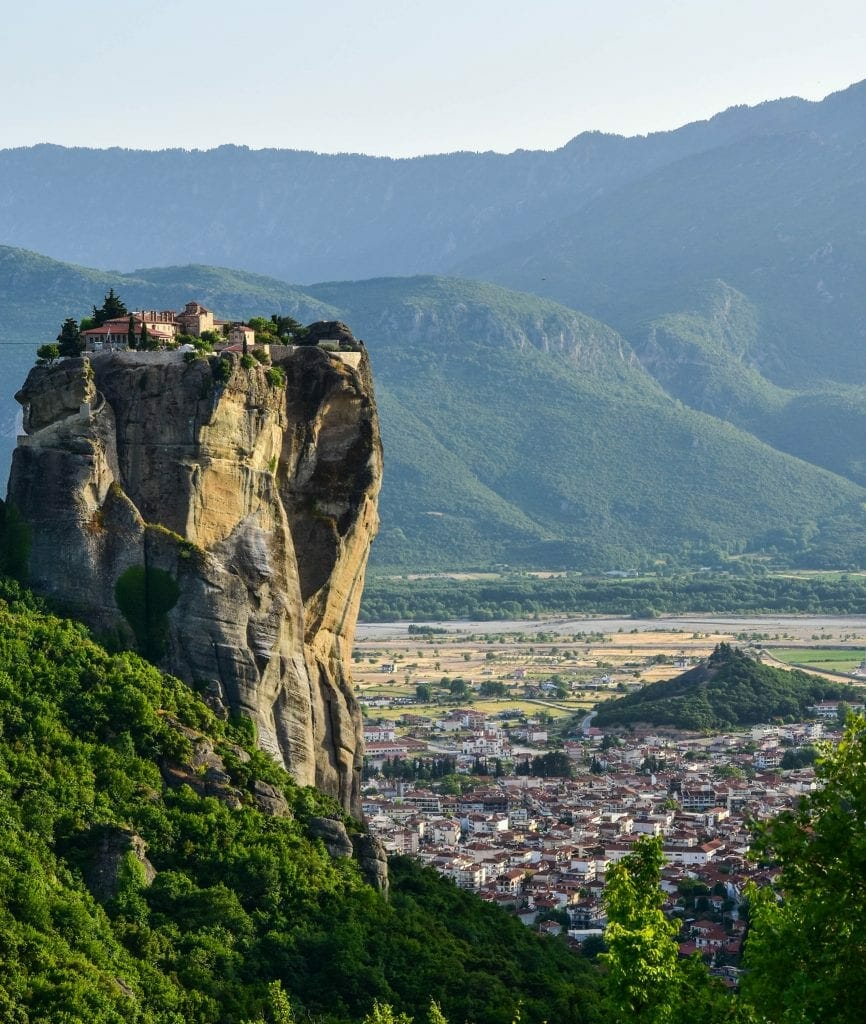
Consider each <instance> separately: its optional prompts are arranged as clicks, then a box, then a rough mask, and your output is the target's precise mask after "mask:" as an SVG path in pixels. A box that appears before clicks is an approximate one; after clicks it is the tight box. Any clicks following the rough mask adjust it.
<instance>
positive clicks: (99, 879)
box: [0, 581, 598, 1024]
mask: <svg viewBox="0 0 866 1024" xmlns="http://www.w3.org/2000/svg"><path fill="white" fill-rule="evenodd" d="M245 738H248V729H247V728H246V727H245V726H243V724H242V723H238V724H237V725H230V724H226V723H223V722H220V721H219V720H217V719H216V718H215V717H214V716H213V714H212V713H211V712H210V711H209V710H208V709H207V707H206V706H205V705H204V704H203V703H202V702H201V701H200V700H199V698H198V697H197V696H196V695H195V694H194V693H193V692H192V691H191V690H189V689H188V688H187V687H186V686H184V685H183V684H182V683H180V682H178V681H177V680H175V679H172V678H171V677H169V676H165V675H163V674H161V673H160V672H159V671H158V670H156V669H155V668H154V667H153V666H151V665H149V664H147V663H146V662H144V661H142V660H140V659H139V658H138V657H136V656H134V655H131V654H119V655H109V654H107V653H106V652H105V651H104V650H102V649H101V648H100V647H98V646H97V645H96V644H94V643H93V642H92V641H91V640H90V639H89V638H88V635H87V632H86V630H85V629H84V628H83V627H81V626H79V625H76V624H74V623H71V622H68V621H64V620H61V619H58V618H55V617H54V616H52V615H49V614H47V613H46V612H45V611H44V610H42V608H41V607H40V606H39V605H38V604H37V603H36V602H35V601H34V600H33V599H32V598H30V597H29V596H28V595H27V594H26V593H25V592H23V591H21V590H19V589H18V588H17V587H16V585H15V584H12V583H10V582H8V581H6V582H0V820H2V825H3V827H2V829H0V1018H2V1019H3V1020H4V1021H9V1022H10V1024H56V1022H57V1021H60V1020H63V1021H65V1022H67V1024H76V1022H81V1024H103V1022H120V1021H134V1022H137V1024H151V1022H153V1024H157V1022H159V1024H205V1022H222V1024H230V1022H239V1021H243V1020H247V1019H255V1018H259V1017H261V1015H262V1014H265V1013H266V1012H267V1011H266V1007H267V1006H268V1005H272V1004H273V987H272V986H273V984H274V983H275V982H279V983H280V985H281V986H282V991H284V992H285V993H287V994H288V995H289V997H290V999H291V1002H292V1005H293V1007H294V1010H295V1013H296V1015H298V1016H299V1017H302V1016H303V1015H309V1018H310V1019H312V1020H321V1021H329V1022H330V1021H334V1022H337V1021H341V1022H342V1021H358V1020H360V1019H361V1018H362V1017H363V1016H364V1015H365V1014H366V1013H368V1012H369V1011H370V1009H371V1007H372V1005H373V1002H374V1000H379V1001H380V1002H385V1003H390V1004H392V1005H394V1007H395V1008H396V1009H397V1010H398V1011H400V1012H407V1013H410V1014H412V1015H414V1016H416V1018H417V1019H418V1020H422V1019H424V1018H425V1015H426V1010H427V1006H428V1004H429V1001H430V998H431V996H435V998H436V999H437V1000H438V1001H439V1002H440V1003H441V1005H442V1009H443V1012H444V1013H445V1015H446V1017H448V1018H449V1019H450V1020H451V1021H452V1022H453V1024H456V1022H462V1021H464V1020H472V1021H477V1022H479V1024H480V1022H486V1024H511V1021H512V1020H513V1019H514V1016H515V1014H516V1012H517V1009H518V1006H520V1007H521V1011H520V1012H521V1014H522V1019H523V1020H525V1021H532V1022H540V1021H541V1020H543V1019H547V1020H557V1021H566V1022H575V1024H577V1022H580V1021H588V1020H590V1019H594V1018H593V1016H592V1011H591V1007H592V1005H593V1003H594V1002H595V996H594V994H593V993H594V990H595V989H596V987H597V984H598V981H597V978H596V976H595V975H594V973H593V971H592V969H591V968H590V967H589V966H588V965H587V963H586V962H585V961H581V960H580V959H579V958H575V957H574V956H573V955H572V954H570V953H569V952H568V951H567V950H566V948H565V947H564V946H563V945H561V944H559V943H556V942H552V941H545V940H540V939H539V938H538V937H537V936H535V935H532V934H531V933H529V932H528V931H527V930H526V929H525V928H524V927H523V926H522V925H521V924H520V923H519V922H518V921H516V920H515V919H512V918H509V917H507V916H506V915H505V914H504V913H503V912H501V911H499V910H498V909H496V908H491V907H488V906H486V905H484V904H482V903H481V902H480V901H478V900H477V899H476V898H475V897H473V896H471V895H470V894H467V893H463V892H461V891H459V890H458V889H456V888H455V887H454V886H453V885H451V884H450V883H447V882H445V881H444V880H442V879H440V878H439V877H438V876H436V875H435V874H433V873H432V872H430V871H427V870H422V869H420V868H418V867H417V866H415V865H413V864H411V863H409V862H404V861H397V862H395V863H394V864H393V866H392V894H391V899H390V902H386V900H385V899H384V898H383V897H382V896H380V895H379V894H378V893H377V892H376V891H375V890H374V889H372V888H371V887H370V886H369V885H367V884H366V883H365V882H364V881H363V879H362V877H361V873H360V871H359V869H358V864H357V862H356V861H355V860H353V859H338V860H334V859H332V858H331V857H330V856H329V855H328V854H327V852H326V851H325V849H324V847H323V846H322V844H321V841H318V840H314V839H312V838H311V833H310V832H309V831H308V822H309V820H310V817H311V816H330V817H338V818H339V816H340V815H339V812H338V811H337V808H336V805H335V804H334V803H333V802H332V801H330V800H329V799H327V798H325V797H322V796H321V795H319V794H318V793H316V792H315V791H314V790H310V789H299V788H298V787H296V786H295V785H294V784H293V783H292V782H291V780H290V778H289V777H288V776H287V775H286V773H285V772H283V771H282V770H281V769H279V768H278V767H277V766H276V765H275V764H274V763H273V762H272V761H271V760H270V759H269V758H268V757H267V756H266V755H264V754H262V753H261V752H259V751H255V750H254V749H252V748H251V746H250V744H248V743H246V742H245ZM263 787H265V789H266V791H268V792H271V793H277V794H279V793H282V794H284V795H285V798H286V800H287V802H288V814H287V816H273V815H268V814H265V813H264V812H263V810H261V809H260V807H259V803H258V802H257V795H258V794H260V793H261V791H262V788H263ZM268 787H271V789H268ZM141 840H143V842H144V844H145V847H146V858H145V857H144V856H143V855H142V854H143V850H144V848H145V847H143V846H142V845H141V842H140V841H141ZM154 869H155V872H156V873H155V875H153V874H152V870H154ZM267 1019H270V1018H267Z"/></svg>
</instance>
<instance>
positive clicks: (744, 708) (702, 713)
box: [595, 644, 857, 731]
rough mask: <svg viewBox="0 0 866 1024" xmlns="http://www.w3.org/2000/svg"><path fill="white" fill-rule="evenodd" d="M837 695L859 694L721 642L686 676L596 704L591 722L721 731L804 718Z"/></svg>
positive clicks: (853, 697)
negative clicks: (813, 706)
mask: <svg viewBox="0 0 866 1024" xmlns="http://www.w3.org/2000/svg"><path fill="white" fill-rule="evenodd" d="M841 697H845V698H847V699H850V700H855V701H856V700H857V691H856V690H855V689H854V688H853V687H851V686H846V685H845V684H844V683H833V682H829V681H828V680H826V679H822V678H820V677H819V676H813V675H809V674H808V673H806V672H801V671H799V670H798V669H794V670H792V671H790V672H789V671H787V670H785V669H779V668H772V667H771V666H769V665H762V664H761V663H760V662H759V661H756V660H755V659H754V658H752V657H750V656H749V655H748V654H745V653H744V652H743V651H740V650H738V649H737V648H736V647H731V646H730V644H719V645H718V646H717V647H716V649H715V651H713V653H712V654H711V655H710V657H709V658H708V659H707V660H706V661H705V662H702V663H701V664H700V665H698V666H696V667H695V668H693V669H690V670H689V671H688V672H684V673H683V674H682V675H679V676H677V677H676V678H674V679H668V680H665V681H663V682H659V683H650V684H649V686H645V687H643V688H642V689H640V690H638V691H636V692H635V693H630V694H628V695H627V696H625V697H620V698H619V699H618V700H612V701H608V702H607V703H605V704H602V705H600V707H599V709H598V712H597V716H596V719H595V724H598V725H599V726H611V725H632V724H634V723H636V722H646V723H649V724H651V725H668V726H673V727H674V728H677V729H697V730H707V731H711V730H723V729H729V728H731V727H733V726H738V725H757V724H759V723H761V722H772V721H776V720H779V719H781V720H783V721H794V720H796V719H802V718H804V717H805V716H806V714H807V708H808V707H809V706H810V705H811V704H814V703H815V702H816V701H820V700H830V699H834V698H841Z"/></svg>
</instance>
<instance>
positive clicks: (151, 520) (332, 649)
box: [8, 347, 381, 814]
mask: <svg viewBox="0 0 866 1024" xmlns="http://www.w3.org/2000/svg"><path fill="white" fill-rule="evenodd" d="M352 364H357V365H352ZM275 367H276V370H273V369H272V370H270V371H268V370H266V369H265V368H264V367H262V366H259V365H258V364H256V365H255V366H253V367H251V368H244V367H242V366H241V365H240V363H239V360H238V357H237V356H228V357H224V358H223V361H222V362H220V361H219V360H217V359H216V358H212V359H211V360H209V361H208V360H203V359H197V360H194V361H193V362H191V363H188V362H186V361H185V359H184V358H183V356H182V355H180V354H178V353H170V352H166V353H139V352H128V353H106V354H101V355H96V356H94V357H92V358H91V359H67V360H63V361H62V362H60V363H59V364H57V365H55V366H50V367H36V368H35V369H34V370H32V371H31V373H30V375H29V377H28V379H27V382H26V384H25V386H24V388H23V389H22V390H21V392H20V393H19V394H18V395H17V396H16V397H17V398H18V400H19V402H21V404H22V405H23V407H24V424H25V430H26V432H27V434H26V436H25V437H23V438H21V439H19V444H18V447H17V449H16V451H15V454H14V458H13V464H12V472H11V476H10V481H9V492H8V500H9V503H10V505H11V506H14V507H15V508H16V509H17V512H18V514H20V516H22V517H23V519H24V520H25V521H26V523H27V524H28V526H29V529H30V534H31V546H30V551H29V566H28V567H29V582H30V585H31V586H32V587H33V588H34V590H36V591H37V592H39V593H42V594H45V595H47V596H50V597H51V598H53V599H55V600H58V601H60V602H61V603H62V604H63V605H64V606H66V607H68V609H69V610H70V612H73V613H74V614H75V615H77V616H78V617H81V618H83V619H84V620H85V621H86V622H88V623H89V624H90V625H91V626H92V627H93V628H94V629H95V630H96V631H97V632H99V633H102V634H105V635H107V636H111V635H116V636H119V637H120V639H122V640H124V641H127V642H130V641H134V642H135V643H136V644H137V646H138V647H139V648H140V649H141V650H143V651H144V652H145V653H147V654H148V655H149V656H150V657H151V658H152V659H153V660H155V661H157V662H158V663H159V664H161V665H163V666H164V667H165V668H167V669H168V670H170V671H172V672H174V673H176V674H178V675H179V676H181V677H182V678H184V679H186V680H188V681H189V682H191V683H193V684H194V685H196V686H200V687H203V688H205V689H207V690H209V691H210V694H211V697H212V699H213V700H214V701H217V702H221V703H222V704H224V705H225V706H226V708H228V709H231V710H234V711H239V712H242V713H244V714H246V715H248V716H249V717H250V718H251V719H252V720H253V721H254V722H255V724H256V727H257V731H258V738H259V744H260V745H261V746H262V747H263V748H264V749H266V750H268V751H270V752H271V753H272V754H273V755H274V756H275V757H276V758H278V759H279V760H281V761H282V762H283V763H284V764H285V766H286V767H287V768H288V769H289V770H290V771H291V772H292V774H293V775H294V776H295V777H296V778H297V779H298V781H299V782H301V783H302V784H311V785H316V786H318V787H319V788H321V789H322V790H324V791H325V792H329V793H332V794H333V795H335V796H337V797H338V798H339V799H340V801H341V802H342V804H343V806H344V807H345V808H346V809H348V810H350V811H352V812H354V813H356V814H358V813H359V809H360V808H359V774H360V763H361V756H362V741H361V729H360V715H359V712H358V706H357V702H356V700H355V697H354V695H353V690H352V683H351V679H350V678H349V674H348V665H349V662H350V648H351V643H352V637H353V633H354V627H355V621H356V618H357V612H358V605H359V602H360V598H361V589H362V586H363V580H364V571H365V567H366V561H367V556H368V553H369V549H370V543H371V541H372V539H373V536H374V535H375V532H376V528H377V525H378V518H377V513H376V501H377V495H378V491H379V484H380V479H381V444H380V440H379V430H378V423H377V419H376V409H375V404H374V401H373V393H372V383H371V379H370V373H369V364H368V361H367V357H366V354H365V353H364V354H355V353H348V354H345V355H341V354H339V353H326V352H324V351H322V350H321V349H318V348H315V347H306V348H298V349H295V350H294V351H289V352H287V353H286V354H284V355H283V357H282V358H280V359H279V360H278V361H276V362H275Z"/></svg>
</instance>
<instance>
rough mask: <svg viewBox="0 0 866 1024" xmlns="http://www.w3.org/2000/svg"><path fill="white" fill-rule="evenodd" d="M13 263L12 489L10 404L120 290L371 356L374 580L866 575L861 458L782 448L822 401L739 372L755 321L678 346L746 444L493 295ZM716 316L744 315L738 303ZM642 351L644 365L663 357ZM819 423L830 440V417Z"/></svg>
mask: <svg viewBox="0 0 866 1024" xmlns="http://www.w3.org/2000/svg"><path fill="white" fill-rule="evenodd" d="M0 256H2V266H3V267H4V268H5V272H6V274H7V275H8V277H9V278H10V279H11V280H13V281H14V289H13V290H12V291H10V292H8V293H6V294H5V295H3V296H2V297H0V323H2V324H3V328H2V337H0V346H2V347H3V350H4V351H5V352H7V353H10V358H9V359H8V361H7V368H8V370H9V373H10V378H9V383H8V385H7V388H8V391H7V396H6V398H5V404H4V405H3V406H2V408H3V409H4V410H5V413H4V415H5V421H6V423H7V437H6V443H5V446H4V447H5V452H6V456H5V459H4V460H3V463H0V469H2V464H5V465H8V462H6V459H8V453H9V451H10V450H11V446H12V436H11V435H12V429H11V424H12V420H13V416H14V406H13V403H12V400H11V394H12V393H13V392H14V391H15V390H16V389H17V387H19V386H20V384H21V383H23V379H24V377H25V375H26V372H27V369H28V367H29V366H30V365H31V362H32V358H33V354H34V350H35V345H36V343H37V342H42V341H45V340H46V339H51V338H53V336H54V334H56V332H57V330H58V328H59V325H60V323H61V322H62V320H63V319H64V318H65V317H67V316H70V315H72V316H75V315H78V316H81V315H83V314H84V313H89V312H90V308H91V306H92V305H94V304H99V303H101V301H102V298H103V296H104V293H105V290H106V289H107V287H113V288H115V290H116V291H117V292H118V293H119V294H120V295H121V296H122V297H123V299H124V300H125V301H126V302H127V303H128V304H129V305H130V306H143V307H145V308H147V307H149V306H152V305H156V306H159V307H161V308H163V307H165V306H167V305H174V306H181V305H182V304H183V303H184V302H185V301H188V300H189V299H190V298H196V299H198V300H199V301H202V302H204V303H205V304H206V305H208V306H210V307H211V308H213V309H215V310H216V311H217V312H218V313H220V314H222V315H225V316H235V317H246V316H250V315H252V314H264V315H266V316H267V315H269V314H270V313H271V312H274V313H280V314H282V315H286V314H287V315H291V316H294V317H296V318H299V319H302V320H305V321H309V320H313V319H320V318H327V319H333V318H336V317H339V318H342V319H343V320H345V321H346V322H347V323H349V324H350V325H351V327H352V329H353V330H354V331H355V334H356V336H358V337H363V338H365V339H366V341H367V344H368V349H369V351H370V355H371V360H372V365H373V372H374V378H375V388H376V396H377V401H378V404H379V409H380V414H381V428H382V436H383V441H384V445H385V459H386V471H385V483H384V488H383V492H382V496H381V505H380V513H381V519H382V528H381V531H380V536H379V538H378V540H377V542H376V544H375V546H374V553H373V565H374V567H381V568H386V567H391V568H399V569H414V570H418V569H437V568H451V569H454V568H458V567H479V566H481V567H483V566H489V565H491V564H495V563H507V564H509V565H512V566H518V567H520V566H523V567H536V568H554V569H561V568H567V569H582V570H597V571H604V570H607V569H612V568H634V567H636V566H646V567H650V566H654V565H655V564H656V561H657V560H658V559H661V560H664V561H668V562H674V563H681V564H685V565H698V566H700V565H704V564H708V563H709V564H715V563H717V562H718V561H719V560H720V559H724V558H725V557H727V556H729V555H738V554H740V553H743V552H747V553H748V552H769V553H771V554H772V555H773V557H774V558H776V559H777V560H779V561H781V562H782V563H783V564H792V563H793V564H797V563H799V564H804V565H809V566H813V567H830V568H838V567H849V566H859V565H863V564H866V513H864V500H866V490H864V487H863V486H862V479H861V478H862V477H863V474H862V473H860V474H858V473H856V472H855V469H856V466H858V465H860V464H861V463H860V456H859V455H855V452H854V451H853V450H852V448H846V447H845V446H844V445H841V446H837V447H835V448H834V449H833V451H834V452H835V454H834V455H833V456H832V457H830V456H828V457H826V458H825V459H824V461H825V463H826V464H827V465H828V467H829V469H830V470H831V471H827V470H826V469H824V468H823V467H822V466H820V465H819V466H816V465H813V464H810V463H808V462H806V461H804V459H798V458H795V457H792V456H791V455H789V454H787V453H786V452H782V451H779V450H778V449H776V448H774V447H772V445H771V443H769V439H770V438H771V437H772V436H776V435H778V434H782V433H785V431H784V430H783V426H782V424H783V423H784V422H789V423H790V424H791V427H790V429H789V430H788V431H787V440H786V447H787V449H788V451H792V452H793V453H794V454H795V455H797V454H801V451H800V449H802V454H803V455H804V456H805V455H806V454H808V452H807V448H808V441H807V439H809V438H811V439H812V445H813V447H815V446H816V445H817V442H816V441H815V435H814V434H812V433H810V432H809V430H807V429H805V427H803V426H802V425H801V427H800V428H799V429H796V425H797V424H802V421H801V419H800V418H798V416H797V415H796V410H797V408H798V403H800V404H802V403H804V402H808V401H813V402H815V403H818V402H820V401H821V399H820V395H819V393H818V392H814V393H811V394H810V395H794V393H789V392H783V391H782V389H780V388H777V387H776V388H774V386H772V385H769V384H768V383H767V382H765V381H763V379H762V378H760V377H759V376H758V375H757V374H755V373H754V372H753V371H750V370H748V369H743V370H742V373H740V375H739V376H737V375H736V374H734V373H733V371H731V372H730V373H729V372H728V370H729V366H728V364H729V363H736V362H737V359H738V353H740V352H741V351H742V350H744V349H747V348H748V342H749V333H748V331H749V324H750V322H751V321H750V319H749V315H748V307H745V310H746V311H745V312H741V313H739V314H738V315H737V316H735V315H734V314H733V313H730V314H729V316H730V320H731V323H732V324H733V327H732V328H730V329H729V330H727V333H725V331H724V330H722V328H718V329H717V333H718V332H719V331H721V339H717V338H716V337H715V335H713V334H712V333H710V334H707V331H708V330H709V329H708V328H705V326H704V320H701V319H700V317H697V316H695V317H693V318H692V319H689V320H688V321H687V325H688V326H689V327H690V329H691V330H692V334H693V335H694V337H696V338H697V341H695V340H694V338H693V336H692V335H688V336H686V334H685V328H684V327H683V323H685V322H686V321H685V320H684V318H679V320H677V325H678V326H676V325H674V326H676V330H677V331H678V332H679V333H678V335H677V337H678V338H681V339H684V340H681V341H679V342H678V343H679V344H681V345H682V346H685V347H686V349H687V351H686V358H687V359H689V360H691V358H692V357H691V351H690V349H688V346H692V348H695V347H698V348H700V349H701V351H705V352H711V353H712V355H713V357H714V358H717V360H718V362H719V363H720V364H721V369H720V370H719V372H718V373H717V374H715V375H714V379H716V378H719V379H722V378H724V379H725V380H727V379H730V380H731V384H730V387H729V393H734V394H740V395H742V396H743V403H742V407H740V408H736V409H733V411H731V412H730V418H731V419H732V420H734V422H733V423H731V422H728V421H727V420H725V419H724V418H723V415H724V413H723V409H722V408H721V403H722V397H720V396H723V394H724V387H723V385H722V384H721V383H717V384H714V385H713V387H712V395H713V399H712V400H710V399H707V401H706V402H704V404H705V405H707V406H708V407H709V409H708V412H704V411H698V410H696V409H692V408H690V407H689V406H688V405H687V404H686V403H685V401H684V400H680V399H679V397H678V395H677V386H678V385H677V379H676V378H675V377H672V376H671V375H670V374H667V375H666V374H663V373H662V372H661V370H659V377H660V379H661V380H662V383H663V384H664V385H665V386H666V387H667V388H668V391H666V390H665V388H664V387H662V386H660V384H659V383H658V382H657V381H656V379H655V378H654V377H653V376H652V375H651V373H649V372H647V369H646V368H645V367H644V366H642V365H641V362H640V359H639V358H638V356H637V355H636V353H635V351H634V350H633V349H632V347H631V346H630V345H629V343H628V342H627V341H626V340H625V339H624V338H623V337H622V336H621V335H620V334H618V333H617V332H616V331H614V330H613V329H612V328H610V327H608V326H607V325H605V324H603V323H600V322H599V321H597V320H593V319H592V318H590V317H587V316H585V315H584V314H581V313H578V312H576V311H574V310H571V309H567V308H566V307H564V306H559V305H557V304H556V303H553V302H550V301H549V300H546V299H540V298H538V297H537V296H532V295H528V294H525V293H518V292H509V291H506V290H505V289H502V288H499V287H497V286H495V285H488V284H481V283H478V282H472V281H465V280H459V279H453V278H439V277H417V278H383V279H377V280H372V281H364V282H355V283H345V282H344V283H331V284H322V285H314V286H311V287H310V288H308V289H306V290H300V289H298V288H294V287H292V286H289V285H283V284H281V283H280V282H278V281H274V280H271V279H269V278H261V277H256V276H254V275H247V274H239V273H237V272H234V271H227V270H219V269H215V268H206V267H179V268H167V269H159V270H140V271H136V272H135V273H134V274H131V275H108V274H103V273H97V272H94V271H87V270H83V269H81V268H77V267H70V266H68V265H66V264H59V263H56V262H54V261H49V260H46V259H45V258H44V257H38V256H36V255H34V254H31V253H24V252H21V251H20V250H11V249H6V250H0ZM710 300H711V301H714V302H716V304H717V305H718V304H719V303H724V304H725V306H726V308H731V307H735V306H736V303H735V302H734V300H733V299H730V295H729V293H728V292H726V291H724V290H722V291H721V293H717V292H714V293H711V296H710ZM729 300H730V301H729ZM741 305H742V304H741ZM711 315H712V313H711V312H710V313H708V314H707V316H708V317H710V316H711ZM681 321H682V322H681ZM16 325H18V326H16ZM40 325H41V326H40ZM674 326H669V327H668V330H669V333H670V332H672V331H673V330H674ZM707 339H709V340H707ZM31 345H32V346H33V347H31ZM640 351H641V353H642V357H643V358H645V359H647V361H649V356H648V355H647V352H648V346H644V348H643V349H641V350H640ZM737 365H741V364H740V363H737ZM824 408H825V409H826V415H825V419H824V421H823V422H826V423H827V430H828V431H829V430H830V429H831V423H832V410H833V409H834V405H833V402H832V399H831V398H829V397H827V398H826V400H825V406H824ZM774 417H775V418H774ZM797 438H800V440H801V442H802V443H797ZM789 442H790V443H789ZM852 447H853V442H852ZM816 459H817V456H816ZM833 470H835V472H833ZM846 470H850V475H851V476H852V477H853V479H847V478H846V477H845V476H843V475H842V474H843V473H844V472H845V471H846ZM4 476H5V473H4Z"/></svg>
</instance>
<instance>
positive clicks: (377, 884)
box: [352, 832, 390, 899]
mask: <svg viewBox="0 0 866 1024" xmlns="http://www.w3.org/2000/svg"><path fill="white" fill-rule="evenodd" d="M352 847H353V849H354V853H355V857H356V859H357V861H358V866H359V867H360V868H361V874H362V875H363V876H364V878H365V880H366V881H367V883H368V884H369V885H371V886H372V887H373V888H374V889H375V890H376V891H377V892H380V893H381V894H382V895H383V896H384V897H385V899H387V898H388V892H389V889H390V882H389V878H388V854H387V853H386V852H385V846H384V844H383V843H382V840H381V839H379V838H377V837H376V836H371V835H370V834H369V833H367V832H359V833H357V834H355V835H353V836H352Z"/></svg>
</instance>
